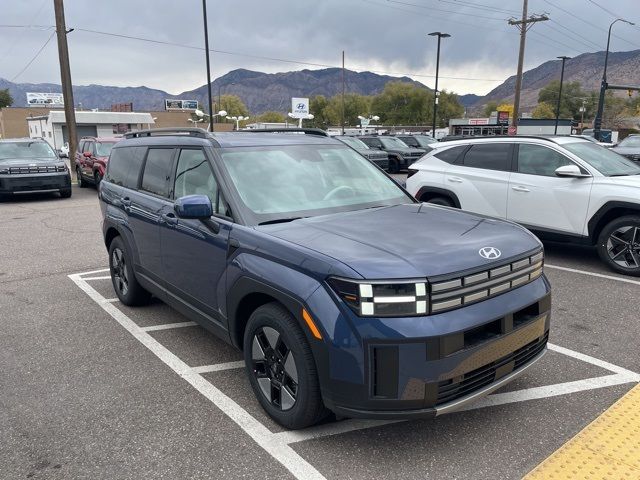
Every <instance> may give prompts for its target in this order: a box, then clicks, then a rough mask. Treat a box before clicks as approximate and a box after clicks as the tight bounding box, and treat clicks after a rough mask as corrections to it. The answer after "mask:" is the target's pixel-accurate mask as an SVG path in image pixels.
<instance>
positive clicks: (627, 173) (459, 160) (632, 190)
mask: <svg viewBox="0 0 640 480" xmlns="http://www.w3.org/2000/svg"><path fill="white" fill-rule="evenodd" d="M433 148H434V149H433V150H432V151H430V152H429V153H428V154H427V155H425V156H424V157H422V159H421V160H420V161H418V162H416V163H414V164H413V165H411V167H410V168H409V174H408V178H407V190H409V192H410V193H411V194H412V195H414V196H415V197H416V198H417V199H418V200H421V201H423V202H429V203H435V204H438V205H446V206H451V207H457V208H462V209H463V210H468V211H470V212H475V213H481V214H485V215H490V216H493V217H499V218H506V219H509V220H513V221H514V222H518V223H520V224H522V225H524V226H526V227H527V228H529V229H530V230H533V231H535V232H536V233H537V234H538V235H539V236H540V237H541V238H543V239H544V238H546V239H549V240H560V241H567V240H568V241H572V242H576V243H582V244H588V245H597V247H598V253H599V255H600V258H602V260H603V261H604V262H605V263H606V264H607V265H609V266H610V267H611V268H612V269H613V270H615V271H617V272H620V273H625V274H628V275H636V276H640V167H639V166H638V165H637V164H635V163H634V162H632V161H630V160H628V159H626V158H624V157H622V156H621V155H618V154H617V153H613V152H611V151H610V150H608V149H606V148H603V147H601V146H599V145H596V144H595V143H593V142H590V141H588V140H584V139H581V138H576V137H562V136H550V137H534V136H530V137H529V136H517V137H495V138H486V137H485V138H477V139H464V140H456V141H451V142H443V143H439V144H433Z"/></svg>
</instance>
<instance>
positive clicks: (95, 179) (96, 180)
mask: <svg viewBox="0 0 640 480" xmlns="http://www.w3.org/2000/svg"><path fill="white" fill-rule="evenodd" d="M101 181H102V175H100V172H99V171H97V170H96V171H95V172H93V183H94V184H95V186H96V188H98V187H99V186H100V182H101Z"/></svg>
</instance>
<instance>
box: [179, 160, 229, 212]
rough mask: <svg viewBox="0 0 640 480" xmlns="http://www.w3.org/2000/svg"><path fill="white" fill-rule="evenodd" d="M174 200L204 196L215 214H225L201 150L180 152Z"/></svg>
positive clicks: (220, 197)
mask: <svg viewBox="0 0 640 480" xmlns="http://www.w3.org/2000/svg"><path fill="white" fill-rule="evenodd" d="M173 192H174V193H173V195H174V198H180V197H184V196H186V195H206V196H207V197H209V199H210V200H211V205H212V206H213V211H214V212H215V213H222V214H226V207H225V204H224V199H223V198H222V194H221V192H220V190H219V189H218V182H216V179H215V177H214V175H213V172H212V171H211V166H210V165H209V162H208V161H207V157H206V156H205V154H204V152H203V151H202V150H186V149H185V150H182V151H181V152H180V156H179V158H178V165H177V168H176V179H175V183H174V189H173Z"/></svg>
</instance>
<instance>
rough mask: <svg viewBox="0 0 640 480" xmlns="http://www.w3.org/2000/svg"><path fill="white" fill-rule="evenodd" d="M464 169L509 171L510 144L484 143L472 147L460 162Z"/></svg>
mask: <svg viewBox="0 0 640 480" xmlns="http://www.w3.org/2000/svg"><path fill="white" fill-rule="evenodd" d="M462 163H463V165H464V166H465V167H473V168H484V169H485V170H504V171H510V170H511V144H509V143H484V144H476V145H472V146H471V149H470V150H469V151H467V153H466V154H465V156H464V159H463V161H462Z"/></svg>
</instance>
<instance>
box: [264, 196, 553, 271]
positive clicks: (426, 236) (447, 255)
mask: <svg viewBox="0 0 640 480" xmlns="http://www.w3.org/2000/svg"><path fill="white" fill-rule="evenodd" d="M258 228H259V229H260V230H262V231H264V232H265V233H268V234H270V235H273V236H275V237H278V238H281V239H283V240H287V241H289V242H292V243H295V244H297V245H300V246H304V247H306V248H310V249H312V250H315V251H317V252H320V253H322V254H325V255H328V256H330V257H332V258H335V259H336V260H339V261H340V262H342V263H344V264H345V265H347V266H349V267H350V268H352V269H353V270H355V271H356V272H358V273H359V274H360V275H362V277H364V278H368V279H385V278H396V279H398V278H420V277H431V276H436V275H443V274H450V273H456V272H460V271H463V270H468V269H472V268H479V267H485V266H489V265H493V264H495V265H499V264H502V263H505V262H507V261H508V259H509V258H511V257H515V256H518V255H521V254H524V253H526V252H530V251H532V250H534V249H536V248H540V242H539V241H538V239H537V238H536V237H534V236H533V234H531V233H530V232H528V231H527V230H525V229H524V228H522V227H519V226H518V225H515V224H513V223H510V222H505V221H502V220H496V219H491V218H487V217H482V216H478V215H473V214H469V213H465V212H462V211H460V210H455V209H451V208H446V207H439V206H434V205H427V204H405V205H396V206H391V207H381V208H374V209H368V210H359V211H355V212H347V213H339V214H334V215H324V216H321V217H312V218H306V219H300V220H295V221H293V222H291V223H285V224H276V225H264V226H261V227H258ZM483 247H495V248H497V249H499V250H500V251H501V252H502V255H501V257H500V258H499V259H497V260H486V259H484V258H483V257H481V256H480V254H479V253H478V251H479V250H480V249H481V248H483Z"/></svg>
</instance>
